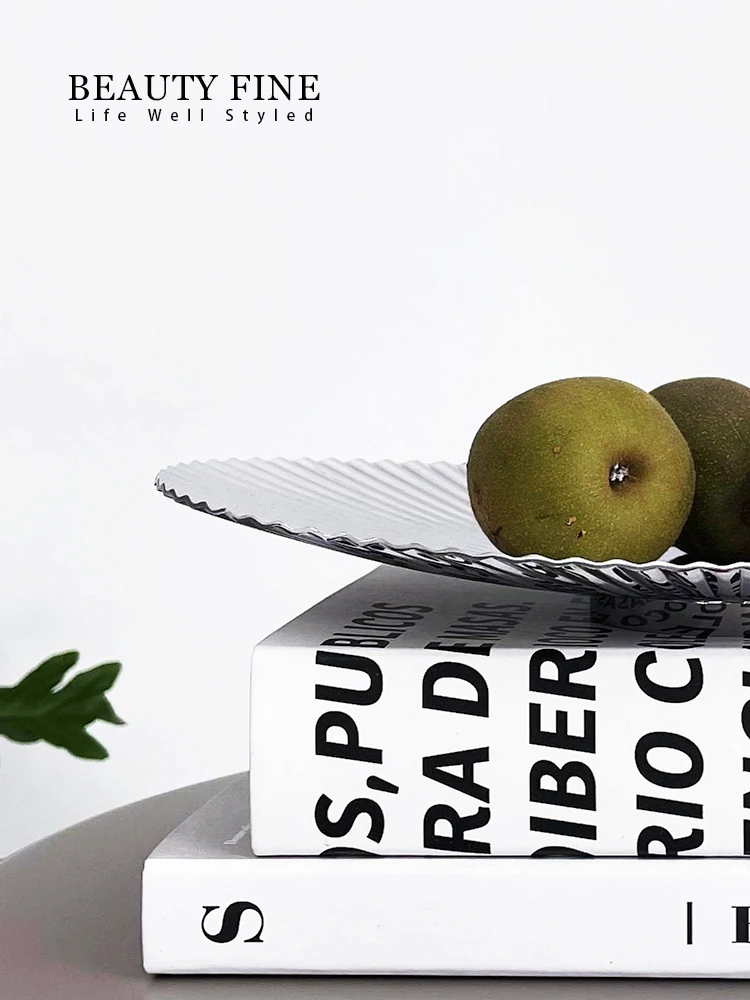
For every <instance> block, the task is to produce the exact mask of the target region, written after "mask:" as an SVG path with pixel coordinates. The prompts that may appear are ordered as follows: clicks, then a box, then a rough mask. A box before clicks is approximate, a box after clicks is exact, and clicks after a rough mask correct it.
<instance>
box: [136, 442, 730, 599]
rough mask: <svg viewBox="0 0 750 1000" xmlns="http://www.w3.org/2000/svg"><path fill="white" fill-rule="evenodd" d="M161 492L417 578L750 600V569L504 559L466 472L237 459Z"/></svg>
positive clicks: (167, 472) (202, 465)
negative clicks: (473, 502)
mask: <svg viewBox="0 0 750 1000" xmlns="http://www.w3.org/2000/svg"><path fill="white" fill-rule="evenodd" d="M156 487H157V489H159V490H160V491H161V492H162V493H163V494H164V495H165V496H168V497H170V498H171V499H172V500H176V501H177V502H178V503H182V504H186V505H187V506H188V507H193V508H194V509H195V510H200V511H204V512H205V513H207V514H213V515H214V516H215V517H223V518H226V519H227V520H229V521H236V522H237V523H238V524H246V525H248V527H251V528H257V529H259V530H260V531H268V532H271V533H272V534H275V535H282V536H283V537H285V538H293V539H295V540H296V541H300V542H307V543H309V544H310V545H320V546H322V547H324V548H327V549H335V550H337V551H339V552H346V553H348V554H349V555H354V556H360V557H361V558H363V559H372V560H375V561H376V562H382V563H389V564H391V565H393V566H403V567H404V568H406V569H416V570H422V571H425V572H429V573H441V574H443V575H444V576H453V577H460V578H463V579H468V580H482V581H486V582H487V583H500V584H507V585H510V586H513V587H526V588H531V589H543V590H564V591H568V592H572V593H576V594H591V595H598V596H601V595H605V594H609V595H627V596H629V597H637V598H643V599H645V600H652V599H658V598H661V599H663V600H665V601H667V600H678V601H706V600H719V601H728V602H737V601H744V600H748V599H750V563H733V564H732V565H731V566H715V565H712V564H711V563H703V562H696V563H688V564H685V565H677V564H675V563H674V562H671V561H669V560H668V559H666V558H662V559H660V560H659V561H657V562H650V563H640V564H639V563H631V562H626V561H625V560H622V559H609V560H607V561H606V562H592V561H591V560H588V559H580V558H571V559H548V558H547V557H546V556H523V557H516V556H507V555H504V554H503V553H502V552H498V551H497V550H496V549H494V548H493V547H492V545H491V543H490V542H489V540H488V539H487V538H486V537H485V535H484V534H483V533H482V531H481V529H480V528H479V526H478V525H477V523H476V521H475V519H474V515H473V513H472V510H471V506H470V504H469V497H468V493H467V489H466V467H465V466H464V465H452V464H450V463H448V462H433V463H427V462H418V461H413V462H392V461H389V460H384V461H379V462H367V461H364V460H362V459H356V460H353V461H349V462H344V461H338V460H337V459H332V458H331V459H324V460H321V461H315V460H313V459H307V458H301V459H296V460H294V461H292V460H288V459H283V458H276V459H270V460H267V459H260V458H250V459H244V460H242V459H236V458H230V459H227V460H226V461H209V462H190V463H188V464H181V465H174V466H170V467H168V468H166V469H162V471H161V472H160V473H159V475H158V476H157V477H156ZM672 551H673V550H672Z"/></svg>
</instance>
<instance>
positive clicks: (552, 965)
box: [142, 858, 750, 978]
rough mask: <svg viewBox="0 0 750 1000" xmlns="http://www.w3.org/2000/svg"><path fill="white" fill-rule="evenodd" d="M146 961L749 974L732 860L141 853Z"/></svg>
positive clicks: (747, 912) (743, 907)
mask: <svg viewBox="0 0 750 1000" xmlns="http://www.w3.org/2000/svg"><path fill="white" fill-rule="evenodd" d="M142 918H143V960H144V967H145V969H146V971H148V972H151V973H227V974H229V973H269V974H275V973H278V974H284V973H328V974H331V973H341V974H345V973H355V974H359V973H362V974H367V973H371V974H393V975H409V974H415V975H537V976H547V975H550V976H551V975H561V976H706V977H709V976H713V977H741V978H748V976H749V975H750V973H748V970H749V969H750V959H749V956H750V880H748V877H747V874H746V866H745V865H744V863H743V861H742V860H741V859H691V860H687V861H681V862H675V861H674V860H671V859H654V860H653V861H650V862H648V863H643V862H640V863H639V862H638V861H637V860H633V859H622V858H620V859H600V860H597V861H595V862H591V861H587V860H583V859H560V858H554V859H546V860H538V859H537V860H534V859H509V858H493V859H489V860H487V859H484V860H479V859H476V858H471V859H469V858H467V859H452V860H449V861H446V860H439V859H434V858H425V859H420V860H417V861H414V860H410V859H396V858H378V859H349V858H336V859H327V860H321V859H315V860H312V859H307V860H305V859H287V858H278V859H277V858H275V859H267V860H263V859H254V860H248V861H247V862H244V861H239V862H236V863H235V862H232V861H226V860H214V861H210V860H206V861H187V860H173V859H169V860H163V859H161V860H149V861H147V862H146V865H145V870H144V880H143V913H142Z"/></svg>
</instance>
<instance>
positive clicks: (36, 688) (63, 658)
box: [16, 649, 80, 698]
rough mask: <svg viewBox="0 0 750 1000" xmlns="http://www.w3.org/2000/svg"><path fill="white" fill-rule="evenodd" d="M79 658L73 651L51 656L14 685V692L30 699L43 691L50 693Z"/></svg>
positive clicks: (78, 654)
mask: <svg viewBox="0 0 750 1000" xmlns="http://www.w3.org/2000/svg"><path fill="white" fill-rule="evenodd" d="M79 656H80V653H78V652H76V650H74V649H72V650H70V651H69V652H67V653H58V654H57V656H51V657H50V658H49V659H48V660H45V661H44V663H40V664H39V666H38V667H36V669H34V670H32V671H31V673H30V674H27V675H26V677H24V679H23V680H22V681H20V682H19V683H18V684H16V692H17V693H18V694H19V695H21V696H22V697H24V698H31V697H33V696H34V695H39V694H43V693H44V692H45V691H51V690H52V688H54V687H57V685H58V684H59V683H60V681H61V680H62V679H63V677H64V676H65V674H66V673H67V672H68V671H69V670H70V668H71V667H74V666H75V665H76V663H78V658H79Z"/></svg>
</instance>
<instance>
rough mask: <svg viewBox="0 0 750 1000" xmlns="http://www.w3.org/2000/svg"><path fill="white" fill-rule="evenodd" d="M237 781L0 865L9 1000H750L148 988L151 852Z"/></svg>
mask: <svg viewBox="0 0 750 1000" xmlns="http://www.w3.org/2000/svg"><path fill="white" fill-rule="evenodd" d="M235 777H236V775H232V776H230V777H226V778H218V779H216V780H215V781H207V782H203V783H202V784H199V785H191V786H190V787H188V788H180V789H178V790H176V791H173V792H169V793H167V794H166V795H158V796H156V797H154V798H151V799H146V800H144V801H143V802H136V803H134V804H133V805H129V806H125V807H123V808H122V809H116V810H114V811H113V812H109V813H105V814H104V815H102V816H98V817H96V818H94V819H91V820H87V821H86V822H85V823H80V824H78V825H77V826H74V827H71V828H70V829H67V830H63V831H62V832H61V833H58V834H55V835H54V836H52V837H49V838H47V839H46V840H43V841H40V842H39V843H37V844H34V845H32V846H31V847H28V848H25V849H24V850H23V851H19V852H18V853H17V854H14V855H12V856H11V857H10V858H8V859H7V860H5V861H4V862H2V863H1V864H0V998H2V1000H32V998H33V1000H42V998H44V1000H141V998H144V997H150V998H161V1000H167V998H168V1000H183V998H185V1000H188V998H189V1000H235V998H239V997H259V998H264V1000H275V998H282V997H283V998H285V1000H286V998H289V1000H343V998H350V997H351V998H355V997H356V998H357V1000H386V998H389V1000H392V998H394V997H405V998H407V1000H428V998H429V1000H490V998H492V1000H500V998H503V1000H545V998H546V1000H551V998H553V997H554V998H555V1000H572V998H574V997H575V998H578V997H581V998H591V1000H593V998H597V1000H610V998H628V1000H647V998H652V997H653V998H658V1000H661V998H663V1000H668V998H669V1000H678V998H685V1000H687V998H690V1000H702V998H704V997H706V998H709V997H710V998H712V1000H713V998H717V1000H718V998H719V997H722V998H723V997H727V998H728V997H740V996H741V997H748V1000H750V982H747V983H746V982H744V981H737V980H695V979H693V980H644V979H639V980H634V979H630V980H626V979H585V980H584V979H435V978H429V979H427V978H419V979H417V978H405V977H398V978H391V977H378V978H376V977H335V976H316V977H303V976H297V977H292V976H284V977H279V976H273V977H272V976H245V977H241V976H148V975H146V973H144V972H143V970H142V968H141V951H140V947H141V943H140V926H139V924H140V916H139V907H140V879H141V868H142V865H143V861H144V859H145V857H146V856H147V855H148V853H149V852H150V851H151V849H152V848H153V847H155V846H156V844H157V843H158V842H159V841H160V840H161V839H162V838H163V837H165V836H166V834H167V833H169V832H170V830H172V829H173V828H174V827H175V826H176V825H177V823H179V822H180V821H181V820H182V819H184V818H185V817H186V816H187V815H189V813H191V812H192V811H193V810H194V809H196V808H197V807H198V806H200V805H202V804H203V803H204V802H206V801H207V800H208V799H209V798H210V797H211V796H212V795H214V794H215V793H216V792H218V791H220V790H221V788H222V787H223V785H224V784H225V783H226V782H228V781H231V780H233V779H234V778H235Z"/></svg>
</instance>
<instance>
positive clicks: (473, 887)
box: [142, 567, 750, 977]
mask: <svg viewBox="0 0 750 1000" xmlns="http://www.w3.org/2000/svg"><path fill="white" fill-rule="evenodd" d="M621 605H622V606H621ZM613 623H615V624H613ZM628 625H631V626H632V625H635V626H637V627H625V626H628ZM745 631H746V627H745V623H744V622H743V619H742V613H741V611H740V609H738V608H737V607H736V606H735V607H733V606H721V605H716V606H713V607H711V608H701V607H697V606H694V605H688V604H686V603H683V602H670V603H665V604H664V605H663V606H661V607H660V608H658V609H657V610H656V612H649V614H648V615H646V616H642V617H641V618H638V619H636V618H634V617H633V615H632V614H629V613H628V602H627V601H626V600H623V601H621V599H618V598H614V599H613V600H612V601H611V602H610V606H609V608H608V607H607V602H606V601H601V600H600V601H597V602H596V603H595V604H594V603H592V601H591V599H590V598H588V597H582V596H576V595H573V594H564V593H553V592H544V591H530V590H521V589H513V588H510V587H504V586H496V585H493V584H488V583H474V582H470V581H462V580H456V579H449V578H446V577H441V576H437V575H430V574H425V573H417V572H414V571H411V570H404V569H396V568H393V567H380V568H378V569H376V570H374V571H373V572H371V573H368V574H367V575H366V576H364V577H363V578H362V579H360V580H358V581H356V582H355V583H353V584H351V585H350V586H348V587H346V588H345V589H344V590H342V591H340V592H339V593H336V594H334V595H332V596H331V597H329V598H328V599H326V600H324V601H323V602H322V603H320V604H318V605H316V606H315V607H313V608H311V609H310V610H309V611H307V612H306V613H305V614H303V615H301V616H300V617H299V618H297V619H295V620H294V621H292V622H290V623H289V624H287V625H285V626H284V627H283V628H281V629H279V630H278V631H277V632H275V633H274V634H273V635H271V636H269V637H268V638H267V639H265V640H264V641H263V642H261V643H260V644H259V645H258V646H257V647H256V648H255V650H254V653H253V657H252V671H251V674H252V676H251V700H250V769H249V777H248V776H247V775H246V776H244V777H243V778H241V779H235V780H234V781H232V782H228V784H227V786H226V788H225V789H224V790H223V791H222V792H221V793H220V794H219V795H218V796H216V797H215V798H214V799H213V800H211V801H210V802H208V803H207V804H206V805H205V806H203V808H202V809H200V810H198V812H196V813H195V814H194V815H193V816H191V817H190V818H189V819H187V820H186V821H185V822H184V823H183V824H182V825H181V826H179V827H178V828H177V829H176V830H175V831H174V832H173V833H172V834H171V835H170V836H169V837H167V838H166V840H165V841H164V842H163V843H162V844H161V845H160V846H159V847H158V848H157V849H156V850H155V851H154V852H153V853H152V855H151V856H150V857H149V858H148V860H147V861H146V863H145V867H144V876H143V914H142V916H143V948H144V965H145V968H146V969H147V971H149V972H154V973H305V972H307V973H329V974H330V973H335V972H341V973H380V974H435V975H445V974H452V975H582V976H583V975H603V976H612V975H623V976H639V975H643V976H737V977H746V976H747V975H748V969H750V866H748V865H747V864H746V859H747V856H748V855H750V655H748V652H747V649H748V648H750V640H749V639H746V638H745V637H744V633H745ZM251 845H252V846H251Z"/></svg>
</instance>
